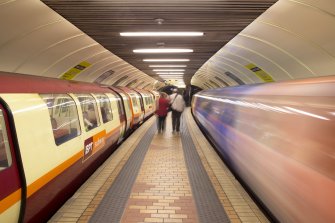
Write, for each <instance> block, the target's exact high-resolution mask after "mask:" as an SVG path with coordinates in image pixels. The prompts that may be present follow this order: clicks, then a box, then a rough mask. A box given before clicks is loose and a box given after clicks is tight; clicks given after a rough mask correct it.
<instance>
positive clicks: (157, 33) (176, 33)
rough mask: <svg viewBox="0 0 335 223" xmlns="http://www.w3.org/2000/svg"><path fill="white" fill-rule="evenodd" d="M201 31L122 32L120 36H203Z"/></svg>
mask: <svg viewBox="0 0 335 223" xmlns="http://www.w3.org/2000/svg"><path fill="white" fill-rule="evenodd" d="M203 35H204V33H203V32H124V33H120V36H203Z"/></svg>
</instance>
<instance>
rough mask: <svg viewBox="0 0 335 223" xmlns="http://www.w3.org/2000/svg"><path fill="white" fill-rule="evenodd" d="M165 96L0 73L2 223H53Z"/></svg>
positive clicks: (0, 203) (0, 207)
mask: <svg viewBox="0 0 335 223" xmlns="http://www.w3.org/2000/svg"><path fill="white" fill-rule="evenodd" d="M158 95H159V94H158V92H150V91H145V90H136V89H128V88H122V89H121V88H114V87H107V86H100V85H96V84H91V83H83V82H74V81H65V80H58V79H50V78H42V77H37V76H28V75H19V74H11V73H5V72H0V222H6V223H11V222H34V223H36V222H46V221H47V220H48V219H49V218H50V217H51V216H52V214H53V213H54V212H55V211H56V210H57V209H58V208H59V207H60V206H61V205H62V204H63V203H64V202H65V201H66V200H67V199H68V198H69V197H70V196H71V195H72V194H73V193H74V192H75V190H76V189H78V188H79V186H80V185H81V184H82V183H83V182H84V181H85V180H86V179H87V178H88V177H89V176H90V175H91V174H92V173H93V172H94V170H95V169H96V168H98V167H99V166H100V165H101V164H102V163H103V162H104V160H106V159H107V158H108V157H109V156H110V155H111V153H112V152H113V150H115V148H116V146H117V145H118V144H119V143H120V142H121V141H122V140H123V139H124V138H125V137H126V136H127V135H129V134H130V132H131V131H132V130H133V129H135V128H137V127H138V126H139V125H140V124H141V123H143V121H144V120H145V119H146V118H148V117H150V116H151V115H152V114H153V113H154V112H155V110H156V104H157V100H158V97H159V96H158Z"/></svg>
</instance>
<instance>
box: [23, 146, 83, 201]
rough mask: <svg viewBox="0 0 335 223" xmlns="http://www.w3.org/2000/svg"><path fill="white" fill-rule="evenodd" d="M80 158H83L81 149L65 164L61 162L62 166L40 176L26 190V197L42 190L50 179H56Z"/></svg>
mask: <svg viewBox="0 0 335 223" xmlns="http://www.w3.org/2000/svg"><path fill="white" fill-rule="evenodd" d="M82 157H83V149H81V150H80V151H79V152H78V153H77V154H75V155H74V156H72V157H71V158H70V159H68V160H66V161H65V162H63V163H62V164H60V165H58V166H57V167H56V168H54V169H53V170H51V171H50V172H49V173H47V174H45V175H44V176H42V177H41V178H39V179H37V180H36V181H35V182H34V183H32V184H30V185H29V186H28V188H27V197H30V196H31V195H32V194H34V193H35V192H36V191H38V190H39V189H40V188H42V187H43V186H44V185H45V184H47V183H48V182H49V181H51V180H52V179H54V178H55V177H57V176H58V175H59V174H61V173H62V172H63V171H64V170H66V169H67V168H69V167H70V166H71V165H72V164H74V163H75V162H77V161H78V160H79V159H81V158H82Z"/></svg>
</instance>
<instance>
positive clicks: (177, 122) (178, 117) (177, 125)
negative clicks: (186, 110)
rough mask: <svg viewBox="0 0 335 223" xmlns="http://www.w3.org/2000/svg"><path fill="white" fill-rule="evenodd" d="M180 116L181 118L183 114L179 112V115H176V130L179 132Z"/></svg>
mask: <svg viewBox="0 0 335 223" xmlns="http://www.w3.org/2000/svg"><path fill="white" fill-rule="evenodd" d="M180 116H181V112H177V114H176V130H177V132H179V131H180Z"/></svg>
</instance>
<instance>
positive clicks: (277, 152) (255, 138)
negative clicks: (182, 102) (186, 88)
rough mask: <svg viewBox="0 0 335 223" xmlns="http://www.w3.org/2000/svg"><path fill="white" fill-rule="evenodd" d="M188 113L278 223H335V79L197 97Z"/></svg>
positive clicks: (213, 92)
mask: <svg viewBox="0 0 335 223" xmlns="http://www.w3.org/2000/svg"><path fill="white" fill-rule="evenodd" d="M192 112H193V116H194V117H195V119H196V121H197V122H198V123H199V125H200V126H201V127H202V129H204V131H205V132H206V133H207V134H208V137H209V139H210V140H211V141H212V143H213V144H214V145H215V147H216V149H217V152H218V153H219V154H220V155H221V157H222V158H223V160H224V161H225V163H227V165H228V166H229V167H230V168H231V169H232V170H233V172H234V173H235V174H236V175H237V176H238V178H239V179H241V180H242V182H244V183H245V184H246V185H247V187H248V188H249V189H250V190H251V191H252V194H254V195H256V197H257V198H258V199H259V200H261V202H262V203H263V204H264V205H265V206H266V208H267V209H268V210H270V212H271V213H272V215H273V216H274V219H275V221H279V222H294V223H296V222H335V212H334V209H333V208H334V207H335V159H334V158H335V137H334V132H335V77H334V76H329V77H320V78H313V79H302V80H294V81H286V82H277V83H269V84H256V85H250V86H238V87H227V88H222V89H212V90H205V91H201V92H199V93H198V94H196V95H195V96H194V97H193V101H192Z"/></svg>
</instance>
